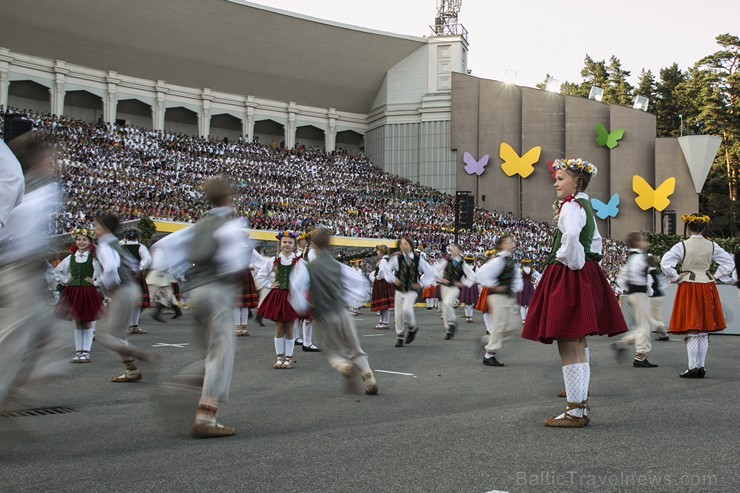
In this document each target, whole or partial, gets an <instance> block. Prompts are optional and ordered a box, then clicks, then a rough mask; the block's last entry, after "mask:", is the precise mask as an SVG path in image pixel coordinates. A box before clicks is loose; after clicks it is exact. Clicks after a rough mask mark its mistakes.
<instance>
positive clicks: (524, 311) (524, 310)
mask: <svg viewBox="0 0 740 493" xmlns="http://www.w3.org/2000/svg"><path fill="white" fill-rule="evenodd" d="M519 313H521V314H522V320H524V319H525V318H527V307H526V306H523V307H521V308H520V309H519Z"/></svg>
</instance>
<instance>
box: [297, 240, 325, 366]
mask: <svg viewBox="0 0 740 493" xmlns="http://www.w3.org/2000/svg"><path fill="white" fill-rule="evenodd" d="M312 234H313V231H309V232H307V233H301V234H300V235H299V236H298V240H297V241H296V246H297V250H296V252H297V255H298V256H299V257H300V258H301V259H302V260H304V261H305V263H306V264H307V263H308V262H313V261H314V260H315V259H316V250H315V249H314V248H313V244H312V243H311V236H312ZM299 331H300V332H299ZM294 333H295V334H296V339H295V345H296V346H301V348H302V349H303V351H304V352H309V353H318V352H321V349H319V348H318V347H317V346H316V344H314V343H313V317H312V316H311V315H308V314H306V315H305V316H304V317H301V318H300V319H298V320H296V321H295V328H294ZM301 335H302V336H303V337H301Z"/></svg>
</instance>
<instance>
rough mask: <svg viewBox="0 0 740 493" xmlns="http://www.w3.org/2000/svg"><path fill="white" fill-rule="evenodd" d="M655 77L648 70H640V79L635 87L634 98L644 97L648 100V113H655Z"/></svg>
mask: <svg viewBox="0 0 740 493" xmlns="http://www.w3.org/2000/svg"><path fill="white" fill-rule="evenodd" d="M655 91H656V83H655V76H654V75H653V72H652V71H650V70H645V69H642V70H640V79H639V80H638V82H637V87H635V90H634V94H635V96H644V97H646V98H648V99H649V100H650V104H649V105H648V111H650V112H651V113H655V95H656V92H655Z"/></svg>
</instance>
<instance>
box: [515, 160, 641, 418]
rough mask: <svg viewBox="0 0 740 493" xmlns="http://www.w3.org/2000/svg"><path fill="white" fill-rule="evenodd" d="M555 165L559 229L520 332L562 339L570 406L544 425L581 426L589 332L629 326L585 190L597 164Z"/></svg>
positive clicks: (585, 407) (612, 331)
mask: <svg viewBox="0 0 740 493" xmlns="http://www.w3.org/2000/svg"><path fill="white" fill-rule="evenodd" d="M553 169H554V170H555V171H556V173H555V184H554V186H555V190H556V194H557V198H558V201H557V202H556V203H555V204H554V206H553V207H554V209H555V210H556V215H555V222H556V224H557V229H556V231H555V238H554V240H553V245H552V248H551V253H550V256H549V257H548V259H547V267H546V268H545V272H544V274H543V275H542V279H541V280H540V283H539V285H538V287H537V290H536V291H535V292H534V297H533V298H532V303H531V304H530V307H529V312H528V313H527V319H526V321H525V322H524V330H523V331H522V337H523V338H525V339H530V340H533V341H539V342H542V343H545V344H552V342H553V341H557V342H558V351H559V353H560V358H561V362H562V365H563V380H564V381H565V391H566V397H567V407H566V410H565V412H564V413H563V414H560V415H559V416H555V417H552V418H547V419H546V420H545V426H554V427H564V428H581V427H583V426H586V425H587V424H588V423H589V421H590V418H589V416H588V400H587V396H588V386H589V380H590V376H591V368H590V366H589V362H588V357H587V353H586V336H589V335H594V334H600V335H604V334H608V335H617V334H621V333H623V332H626V331H627V326H626V324H625V322H624V317H622V313H621V311H620V309H619V305H618V304H617V300H616V299H615V297H614V295H613V294H612V290H611V287H610V286H609V281H607V279H606V276H605V275H604V272H603V271H602V270H601V266H600V265H599V261H600V260H601V258H602V255H601V252H602V246H601V235H600V234H599V231H598V228H597V227H596V220H595V218H594V214H593V210H592V209H591V205H590V203H589V199H588V195H586V194H585V193H584V191H585V189H586V187H587V186H588V184H589V182H590V180H591V178H592V177H593V176H595V175H596V172H597V170H596V166H594V165H593V164H591V163H589V162H587V161H583V160H581V159H562V160H561V159H558V160H556V161H555V163H554V164H553Z"/></svg>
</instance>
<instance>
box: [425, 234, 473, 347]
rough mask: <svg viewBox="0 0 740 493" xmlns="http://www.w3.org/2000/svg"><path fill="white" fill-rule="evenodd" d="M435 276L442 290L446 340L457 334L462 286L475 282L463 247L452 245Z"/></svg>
mask: <svg viewBox="0 0 740 493" xmlns="http://www.w3.org/2000/svg"><path fill="white" fill-rule="evenodd" d="M434 271H435V276H436V277H437V280H438V281H439V284H440V285H441V288H440V290H441V291H442V324H443V326H444V328H445V331H446V334H445V340H446V341H449V340H450V339H452V338H453V337H454V336H455V331H456V330H457V315H456V314H455V303H456V302H457V299H458V298H459V297H460V288H462V287H463V286H472V285H473V284H474V283H475V272H473V269H471V268H470V266H469V265H468V264H467V263H466V262H465V260H464V259H463V258H462V247H460V245H458V244H457V243H453V244H452V245H450V256H449V257H448V258H447V259H443V260H441V261H440V262H439V263H437V265H436V266H435V269H434Z"/></svg>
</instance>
